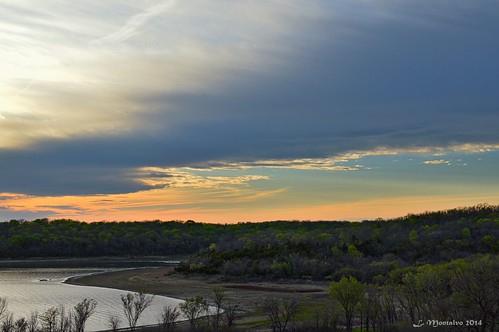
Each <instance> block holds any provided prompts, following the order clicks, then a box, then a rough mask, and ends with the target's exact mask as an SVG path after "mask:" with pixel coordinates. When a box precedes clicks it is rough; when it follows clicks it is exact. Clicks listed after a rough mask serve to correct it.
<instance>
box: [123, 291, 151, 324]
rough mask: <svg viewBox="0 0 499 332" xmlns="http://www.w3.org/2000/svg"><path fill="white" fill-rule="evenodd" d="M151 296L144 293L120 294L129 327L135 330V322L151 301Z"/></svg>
mask: <svg viewBox="0 0 499 332" xmlns="http://www.w3.org/2000/svg"><path fill="white" fill-rule="evenodd" d="M152 299H153V297H152V296H151V295H146V294H144V293H128V294H127V295H121V302H122V303H123V312H124V313H125V317H126V319H127V321H128V324H129V326H130V329H131V330H132V331H134V330H135V327H136V326H137V322H138V320H139V318H140V316H141V315H142V313H143V312H144V310H146V309H147V308H148V307H149V306H150V305H151V303H152Z"/></svg>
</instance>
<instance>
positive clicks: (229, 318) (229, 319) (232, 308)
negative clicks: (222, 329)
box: [224, 303, 239, 327]
mask: <svg viewBox="0 0 499 332" xmlns="http://www.w3.org/2000/svg"><path fill="white" fill-rule="evenodd" d="M238 311H239V305H237V304H234V303H227V304H226V305H225V306H224V315H225V322H226V323H227V326H228V327H231V326H232V325H234V321H235V320H236V318H237V312H238Z"/></svg>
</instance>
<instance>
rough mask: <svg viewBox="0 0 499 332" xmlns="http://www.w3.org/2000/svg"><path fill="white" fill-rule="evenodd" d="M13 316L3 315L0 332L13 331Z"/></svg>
mask: <svg viewBox="0 0 499 332" xmlns="http://www.w3.org/2000/svg"><path fill="white" fill-rule="evenodd" d="M14 327H15V325H14V316H13V315H12V314H7V313H4V318H3V320H2V326H1V328H2V332H13V331H14Z"/></svg>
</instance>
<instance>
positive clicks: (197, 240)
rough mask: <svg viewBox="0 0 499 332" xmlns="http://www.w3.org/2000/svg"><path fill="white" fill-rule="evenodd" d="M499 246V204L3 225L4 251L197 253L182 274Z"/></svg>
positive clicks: (452, 254)
mask: <svg viewBox="0 0 499 332" xmlns="http://www.w3.org/2000/svg"><path fill="white" fill-rule="evenodd" d="M498 252H499V207H497V206H477V207H473V208H466V209H455V210H448V211H442V212H434V213H426V214H421V215H409V216H407V217H404V218H399V219H394V220H388V221H384V220H375V221H364V222H353V223H352V222H326V221H324V222H290V221H275V222H266V223H240V224H234V225H216V224H202V223H195V222H192V221H189V222H159V221H156V222H134V223H125V222H123V223H115V222H101V223H80V222H76V221H69V220H54V221H48V220H45V219H43V220H35V221H31V222H25V221H10V222H6V223H0V257H4V258H15V257H83V256H127V255H128V256H129V255H135V256H137V255H174V254H189V255H191V258H190V259H189V260H187V261H186V262H184V263H183V264H182V266H180V267H179V270H180V271H182V272H187V273H198V272H199V273H220V274H223V275H225V276H227V277H232V276H233V277H237V278H241V277H246V278H251V277H252V278H314V279H324V278H330V279H332V280H339V279H340V278H341V277H342V276H354V277H356V278H357V279H358V280H361V281H371V280H375V281H376V280H377V281H383V280H384V279H385V278H386V274H387V272H389V271H391V270H394V269H397V268H401V267H406V266H413V265H415V264H424V263H437V262H445V261H450V260H452V259H456V258H462V257H466V256H468V255H470V254H479V253H498Z"/></svg>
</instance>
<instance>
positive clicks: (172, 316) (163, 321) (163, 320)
mask: <svg viewBox="0 0 499 332" xmlns="http://www.w3.org/2000/svg"><path fill="white" fill-rule="evenodd" d="M179 316H180V311H179V310H178V309H177V307H171V306H168V305H165V306H164V307H163V311H161V315H160V317H159V325H160V326H161V329H162V330H163V331H167V332H171V331H173V330H174V329H175V324H176V321H177V319H178V317H179Z"/></svg>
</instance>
